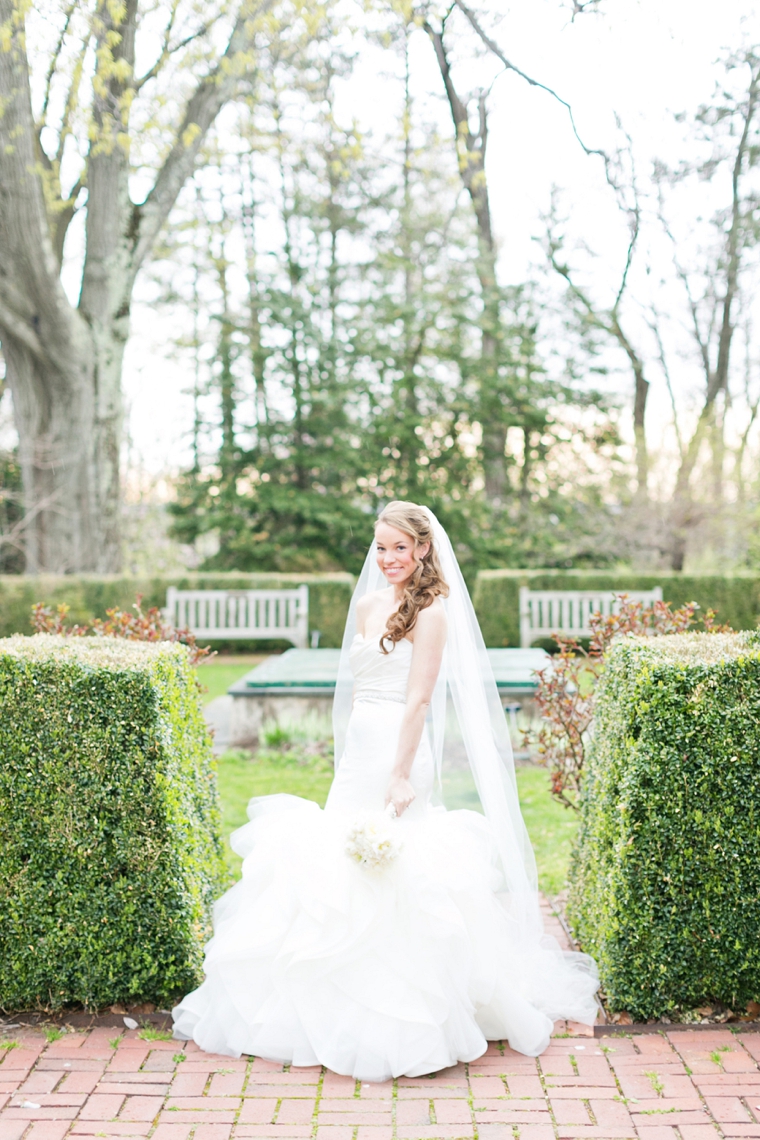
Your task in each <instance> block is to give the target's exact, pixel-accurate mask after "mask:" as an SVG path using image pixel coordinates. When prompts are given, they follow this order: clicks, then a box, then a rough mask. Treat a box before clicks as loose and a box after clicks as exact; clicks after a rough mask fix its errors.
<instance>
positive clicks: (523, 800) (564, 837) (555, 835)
mask: <svg viewBox="0 0 760 1140" xmlns="http://www.w3.org/2000/svg"><path fill="white" fill-rule="evenodd" d="M517 791H518V793H519V796H520V807H521V808H522V813H523V819H524V820H525V826H526V827H527V829H528V835H529V836H530V841H531V843H532V844H533V850H534V851H535V853H536V863H537V865H538V885H539V887H540V888H541V890H542V891H544V892H545V894H547V895H550V896H552V895H557V894H559V892H560V891H561V890H562V889H563V888H564V887H565V886H566V885H567V876H568V873H569V871H570V853H571V851H572V848H573V841H574V839H575V833H576V831H577V829H578V815H577V813H576V812H574V811H571V810H570V809H569V808H565V807H563V806H562V804H559V803H557V801H556V800H555V799H553V798H552V795H551V792H550V791H549V773H548V772H547V770H546V768H541V767H533V766H532V765H526V766H525V767H524V768H518V769H517Z"/></svg>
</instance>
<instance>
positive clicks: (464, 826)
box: [174, 796, 597, 1081]
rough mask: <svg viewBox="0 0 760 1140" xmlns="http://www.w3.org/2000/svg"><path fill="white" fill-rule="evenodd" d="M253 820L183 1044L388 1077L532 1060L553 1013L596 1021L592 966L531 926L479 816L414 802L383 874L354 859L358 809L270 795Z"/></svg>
mask: <svg viewBox="0 0 760 1140" xmlns="http://www.w3.org/2000/svg"><path fill="white" fill-rule="evenodd" d="M249 815H250V816H251V822H250V823H248V824H247V825H246V826H244V827H242V828H240V829H239V831H237V832H235V833H234V835H233V837H232V843H233V847H234V849H235V850H236V851H238V853H239V854H241V855H242V856H243V857H244V863H243V877H242V879H241V881H240V882H238V883H237V884H236V885H235V886H234V887H233V888H232V889H231V890H230V891H228V892H227V894H225V895H224V896H223V898H221V899H220V900H219V902H218V903H217V905H216V908H215V913H214V930H215V933H214V937H213V939H212V941H211V942H210V943H209V945H208V948H207V952H206V961H205V972H206V980H205V981H204V982H203V984H202V985H201V986H200V987H199V989H197V990H195V991H194V992H193V993H191V994H189V995H188V996H187V997H186V998H184V1000H183V1001H182V1002H181V1003H180V1005H178V1006H177V1007H176V1009H175V1010H174V1019H175V1036H177V1037H180V1038H193V1039H194V1040H195V1041H196V1042H197V1043H198V1045H200V1047H201V1048H202V1049H205V1050H207V1051H209V1052H215V1053H225V1054H230V1055H232V1056H238V1055H240V1054H242V1053H247V1054H254V1055H257V1056H260V1057H266V1058H269V1059H272V1060H276V1061H282V1062H289V1063H292V1064H294V1065H314V1064H323V1065H326V1066H327V1067H328V1068H330V1069H332V1070H333V1071H334V1072H336V1073H344V1074H348V1075H351V1076H354V1077H355V1078H357V1079H360V1080H369V1081H382V1080H386V1079H388V1078H390V1077H395V1076H399V1075H402V1074H404V1075H407V1076H420V1075H423V1074H427V1073H432V1072H435V1071H437V1070H439V1069H441V1068H445V1067H447V1066H449V1065H453V1064H455V1063H456V1062H457V1061H469V1060H474V1059H475V1058H476V1057H479V1056H480V1055H481V1054H482V1053H483V1052H484V1051H485V1049H486V1041H487V1040H488V1039H505V1040H508V1041H509V1044H510V1045H511V1046H512V1048H514V1049H516V1050H518V1051H520V1052H522V1053H526V1054H529V1055H532V1056H535V1055H538V1054H539V1053H541V1052H542V1051H543V1050H544V1049H545V1048H546V1046H547V1044H548V1042H549V1037H550V1034H551V1031H552V1027H553V1022H554V1020H555V1019H557V1018H560V1017H563V1018H572V1019H574V1020H577V1021H580V1022H585V1023H591V1022H593V1021H594V1018H595V1002H594V996H593V995H594V992H595V990H596V986H597V981H596V977H595V971H594V966H593V962H592V961H591V960H590V959H588V958H586V957H585V956H584V955H577V954H575V955H571V954H563V953H562V951H561V950H560V949H559V947H558V946H557V944H556V942H554V940H553V939H550V938H547V937H543V938H541V937H540V935H537V937H536V938H535V939H532V940H527V941H526V938H525V936H524V935H520V934H519V933H518V931H519V929H522V927H520V928H518V926H517V924H516V923H515V922H514V921H513V920H512V919H511V917H510V912H509V903H508V900H507V899H506V898H504V896H502V895H500V894H499V878H498V873H497V871H496V869H495V868H496V863H495V860H494V854H493V844H492V841H491V837H490V833H489V827H488V824H487V822H486V820H485V819H484V818H483V817H482V816H481V815H479V814H477V813H475V812H471V811H451V812H446V811H443V810H442V809H434V808H431V807H426V808H424V810H423V808H422V805H421V804H417V805H416V810H415V811H414V812H410V813H408V818H407V817H402V818H401V819H400V820H399V821H397V822H396V823H394V824H393V826H394V827H397V828H398V834H399V836H400V838H401V849H400V852H399V854H398V855H397V857H396V858H395V859H394V860H393V861H392V862H391V863H389V864H388V865H387V866H384V867H383V868H381V869H379V870H370V869H368V868H366V867H364V866H362V865H360V864H358V863H357V862H356V861H355V860H353V859H352V858H350V857H349V855H348V854H347V853H346V840H347V834H348V831H349V829H350V826H351V824H352V822H353V818H354V817H352V814H351V812H350V811H344V810H340V809H339V808H333V809H331V810H326V811H323V810H321V809H320V808H319V807H318V806H317V805H316V804H314V803H311V802H310V801H307V800H301V799H299V798H297V797H293V796H271V797H266V798H264V799H260V800H256V801H252V803H251V805H250V808H249Z"/></svg>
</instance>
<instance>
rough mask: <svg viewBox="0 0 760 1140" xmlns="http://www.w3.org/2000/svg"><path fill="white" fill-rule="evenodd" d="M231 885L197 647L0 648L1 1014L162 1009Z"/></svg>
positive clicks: (192, 981) (48, 644)
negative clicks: (148, 1004)
mask: <svg viewBox="0 0 760 1140" xmlns="http://www.w3.org/2000/svg"><path fill="white" fill-rule="evenodd" d="M225 878H226V876H225V872H224V865H223V860H222V847H221V841H220V838H219V811H218V806H217V791H216V771H215V764H214V761H213V757H212V754H211V748H210V740H209V737H208V733H207V731H206V726H205V723H204V720H203V714H202V710H201V706H200V701H199V694H198V686H197V682H196V679H195V673H194V670H193V669H192V668H191V666H190V663H189V658H188V653H187V650H186V649H185V648H184V647H182V646H180V645H176V644H169V643H161V644H155V645H150V644H146V643H140V642H128V641H116V640H114V639H111V638H95V637H82V638H60V637H53V636H49V635H43V636H37V637H13V638H9V639H7V640H5V641H0V1008H4V1009H10V1010H13V1009H17V1010H18V1009H28V1008H39V1009H48V1010H54V1009H60V1008H62V1007H65V1006H67V1005H69V1004H77V1005H84V1006H85V1007H88V1008H93V1007H101V1006H105V1005H110V1004H112V1003H115V1002H122V1003H125V1004H130V1003H133V1002H135V1001H153V1002H155V1003H156V1004H160V1005H166V1004H167V1003H168V1002H170V1001H171V1000H172V999H173V998H174V997H175V996H176V995H177V994H178V993H181V992H186V991H187V990H188V989H191V988H192V987H193V986H194V985H196V984H197V982H198V980H199V977H200V973H201V961H202V954H203V945H204V943H205V941H206V940H207V938H208V936H209V933H210V921H209V920H210V906H211V903H212V901H213V899H214V898H215V897H216V895H217V894H218V893H219V891H220V889H222V887H223V885H224V882H225Z"/></svg>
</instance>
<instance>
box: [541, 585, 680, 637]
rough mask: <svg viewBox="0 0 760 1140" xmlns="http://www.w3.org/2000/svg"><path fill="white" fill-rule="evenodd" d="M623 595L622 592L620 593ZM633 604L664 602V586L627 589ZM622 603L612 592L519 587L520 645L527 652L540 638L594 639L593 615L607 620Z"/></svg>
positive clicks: (647, 604) (645, 604)
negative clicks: (565, 636) (592, 629)
mask: <svg viewBox="0 0 760 1140" xmlns="http://www.w3.org/2000/svg"><path fill="white" fill-rule="evenodd" d="M620 592H621V593H622V592H623V591H620ZM625 593H626V596H627V597H628V598H629V599H630V601H632V602H641V603H642V605H644V606H651V605H652V604H653V603H654V602H661V601H662V587H661V586H654V587H653V588H652V589H651V590H627V591H625ZM619 608H620V601H619V599H618V597H617V595H616V594H615V593H613V592H612V590H531V589H530V588H529V587H528V586H522V587H521V588H520V645H521V646H522V648H523V649H528V648H530V646H531V645H532V644H533V642H534V641H535V640H536V639H537V638H539V637H542V638H544V637H552V635H553V634H555V633H565V634H572V635H573V636H575V637H590V636H591V616H592V614H595V613H601V614H603V615H604V616H605V617H609V615H610V614H612V613H616V612H617V610H618V609H619Z"/></svg>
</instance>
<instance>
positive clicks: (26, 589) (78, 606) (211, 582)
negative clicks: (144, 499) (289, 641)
mask: <svg viewBox="0 0 760 1140" xmlns="http://www.w3.org/2000/svg"><path fill="white" fill-rule="evenodd" d="M367 541H369V539H368V540H367ZM302 582H305V583H306V584H307V585H308V587H309V628H310V629H318V630H319V631H320V633H321V635H322V636H321V638H320V642H319V644H320V645H321V646H323V647H328V648H329V647H330V646H333V647H335V646H339V645H340V644H341V641H342V639H343V627H344V626H345V623H346V614H347V613H348V605H349V602H350V600H351V591H352V590H353V578H352V577H351V575H350V574H314V575H312V574H290V575H289V574H185V575H174V576H171V577H160V576H156V577H151V578H135V577H126V576H125V577H122V578H120V577H115V576H113V577H107V576H103V577H95V576H87V575H74V574H70V575H69V574H67V575H63V574H62V575H60V576H58V577H53V576H51V575H35V576H31V575H30V576H25V575H16V574H9V575H0V636H2V637H9V636H11V635H12V634H14V633H28V632H29V629H30V624H29V622H30V614H31V610H32V606H33V605H34V604H35V602H44V604H45V605H47V606H52V607H55V606H57V605H58V604H59V603H61V602H65V603H66V604H67V605H68V606H69V607H70V611H69V615H68V617H69V620H70V621H71V622H81V623H85V622H92V621H93V620H94V619H95V618H96V617H102V615H103V614H104V613H105V612H106V610H108V609H110V608H112V607H114V606H115V607H117V608H119V609H124V610H128V609H129V608H130V607H131V606H132V604H133V603H134V600H135V595H136V594H142V596H143V606H144V607H145V608H147V607H149V606H165V605H166V591H167V589H168V587H169V586H176V587H177V588H178V589H180V590H256V589H260V590H267V589H279V588H283V589H285V588H288V587H289V588H293V587H294V586H298V585H300V584H301V583H302ZM222 644H223V643H216V642H215V643H214V645H215V647H220V646H221V645H222ZM227 644H228V645H229V646H230V647H232V648H234V649H237V650H238V651H239V652H244V651H246V650H247V649H249V648H252V649H253V650H254V651H256V650H260V649H262V648H267V647H268V643H266V642H255V641H254V642H250V643H248V642H229V643H227ZM275 644H280V643H275ZM270 647H271V646H270Z"/></svg>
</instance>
